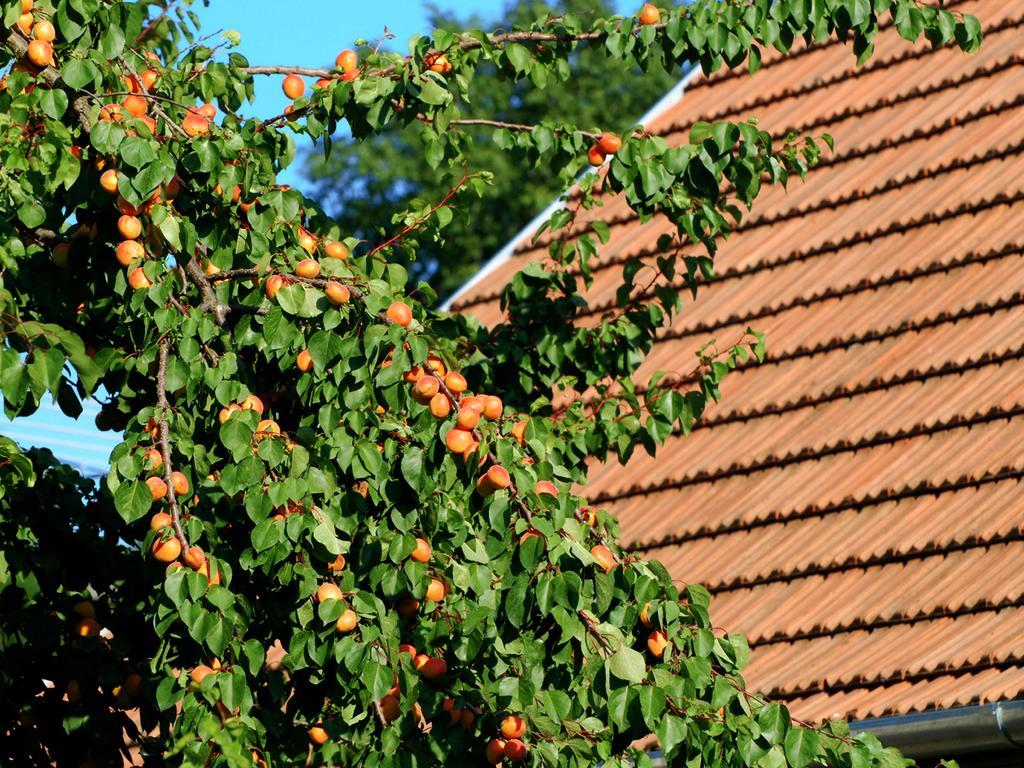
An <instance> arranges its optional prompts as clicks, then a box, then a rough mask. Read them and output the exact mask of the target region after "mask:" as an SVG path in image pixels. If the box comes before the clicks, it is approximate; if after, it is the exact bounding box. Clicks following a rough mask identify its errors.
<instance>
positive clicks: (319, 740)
mask: <svg viewBox="0 0 1024 768" xmlns="http://www.w3.org/2000/svg"><path fill="white" fill-rule="evenodd" d="M308 734H309V740H310V741H311V742H313V743H314V744H315V745H316V746H318V747H319V746H321V745H323V744H326V743H327V739H328V736H327V731H325V730H324V729H323V728H322V727H321V726H319V725H314V726H313V727H312V728H310V729H309V731H308Z"/></svg>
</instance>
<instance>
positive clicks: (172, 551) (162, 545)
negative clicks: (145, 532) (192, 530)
mask: <svg viewBox="0 0 1024 768" xmlns="http://www.w3.org/2000/svg"><path fill="white" fill-rule="evenodd" d="M151 551H152V553H153V557H155V558H156V559H157V560H159V561H160V562H161V563H170V562H172V561H174V560H177V559H178V555H180V554H181V542H180V541H178V538H177V537H176V536H171V537H170V538H169V539H157V540H156V541H154V542H153V548H152V550H151Z"/></svg>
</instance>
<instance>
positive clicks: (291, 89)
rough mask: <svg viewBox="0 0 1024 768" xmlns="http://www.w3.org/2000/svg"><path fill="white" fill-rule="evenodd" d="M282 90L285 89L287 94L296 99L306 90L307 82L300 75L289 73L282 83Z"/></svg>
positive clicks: (293, 99)
mask: <svg viewBox="0 0 1024 768" xmlns="http://www.w3.org/2000/svg"><path fill="white" fill-rule="evenodd" d="M281 90H283V91H284V95H285V96H287V97H288V98H289V99H291V100H292V101H295V99H298V98H301V97H302V94H303V93H305V92H306V83H305V82H304V81H303V80H302V78H301V77H299V76H298V75H288V76H287V77H285V79H284V82H283V83H281Z"/></svg>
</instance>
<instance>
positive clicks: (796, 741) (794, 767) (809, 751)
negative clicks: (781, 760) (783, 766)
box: [785, 728, 818, 768]
mask: <svg viewBox="0 0 1024 768" xmlns="http://www.w3.org/2000/svg"><path fill="white" fill-rule="evenodd" d="M785 750H786V761H787V762H788V763H789V765H790V766H791V768H804V766H806V765H809V764H810V763H811V761H812V760H814V758H815V757H817V756H818V734H817V733H816V732H815V731H809V730H807V729H806V728H793V729H792V730H790V732H789V733H787V734H786V742H785Z"/></svg>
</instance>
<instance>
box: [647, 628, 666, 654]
mask: <svg viewBox="0 0 1024 768" xmlns="http://www.w3.org/2000/svg"><path fill="white" fill-rule="evenodd" d="M667 646H668V635H666V634H665V631H664V630H662V629H656V630H654V631H653V632H651V634H650V635H648V636H647V652H648V653H650V654H651V656H653V657H654V658H656V659H660V658H661V657H662V656H663V655H664V654H665V648H666V647H667Z"/></svg>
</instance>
